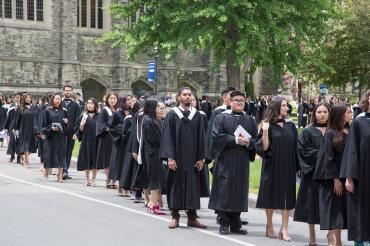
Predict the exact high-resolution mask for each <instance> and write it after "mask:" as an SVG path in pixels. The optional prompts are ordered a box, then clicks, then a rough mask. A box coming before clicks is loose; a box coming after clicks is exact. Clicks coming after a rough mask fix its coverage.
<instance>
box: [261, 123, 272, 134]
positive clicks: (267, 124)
mask: <svg viewBox="0 0 370 246" xmlns="http://www.w3.org/2000/svg"><path fill="white" fill-rule="evenodd" d="M261 128H262V131H263V133H268V131H269V128H270V123H268V122H262V127H261Z"/></svg>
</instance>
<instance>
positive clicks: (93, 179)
mask: <svg viewBox="0 0 370 246" xmlns="http://www.w3.org/2000/svg"><path fill="white" fill-rule="evenodd" d="M97 173H98V169H93V170H92V180H91V186H92V187H95V186H96V184H95V180H96V175H97Z"/></svg>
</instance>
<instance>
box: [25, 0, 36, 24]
mask: <svg viewBox="0 0 370 246" xmlns="http://www.w3.org/2000/svg"><path fill="white" fill-rule="evenodd" d="M27 20H35V0H28V1H27Z"/></svg>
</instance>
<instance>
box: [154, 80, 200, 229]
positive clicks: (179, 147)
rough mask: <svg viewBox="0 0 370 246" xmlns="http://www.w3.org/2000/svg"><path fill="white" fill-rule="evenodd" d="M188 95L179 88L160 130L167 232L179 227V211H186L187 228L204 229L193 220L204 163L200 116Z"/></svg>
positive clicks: (186, 91)
mask: <svg viewBox="0 0 370 246" xmlns="http://www.w3.org/2000/svg"><path fill="white" fill-rule="evenodd" d="M191 95H192V92H191V90H190V89H189V88H186V87H185V88H181V89H180V91H179V94H178V97H177V99H178V100H179V102H180V106H178V107H175V108H173V110H172V111H170V112H169V113H168V114H167V116H166V119H165V123H164V126H163V130H162V139H161V149H160V157H161V158H163V159H168V168H169V170H168V174H167V200H168V207H169V208H170V210H171V215H172V221H171V223H170V224H169V226H168V227H169V228H170V229H175V228H177V227H179V219H180V214H179V210H186V212H187V216H188V223H187V224H188V226H189V227H196V228H206V226H205V225H203V224H201V223H200V222H199V221H198V220H197V219H196V209H199V208H200V171H201V170H202V168H203V162H204V145H205V143H204V139H205V137H204V123H203V118H202V116H201V115H200V113H199V112H198V111H197V110H196V109H195V108H192V107H191V106H190V105H191Z"/></svg>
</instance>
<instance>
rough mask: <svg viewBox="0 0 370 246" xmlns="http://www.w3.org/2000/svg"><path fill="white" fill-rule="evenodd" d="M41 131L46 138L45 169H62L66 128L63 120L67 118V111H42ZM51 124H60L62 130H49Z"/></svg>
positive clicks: (49, 109)
mask: <svg viewBox="0 0 370 246" xmlns="http://www.w3.org/2000/svg"><path fill="white" fill-rule="evenodd" d="M44 114H45V115H44V121H43V124H42V130H43V133H44V134H45V137H46V144H47V145H48V151H47V156H46V161H45V163H44V166H45V167H47V168H62V167H63V166H64V163H65V158H66V135H67V126H68V124H65V123H64V121H63V119H64V118H67V110H66V109H64V108H60V109H55V108H52V107H49V108H47V109H45V111H44ZM52 123H60V124H61V126H62V128H63V130H62V131H58V132H55V131H53V130H52V129H51V126H52Z"/></svg>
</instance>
